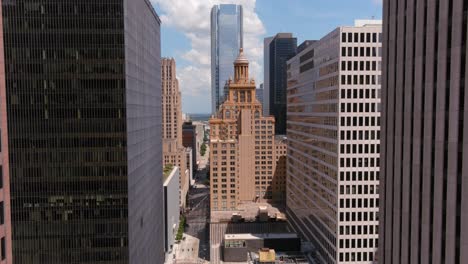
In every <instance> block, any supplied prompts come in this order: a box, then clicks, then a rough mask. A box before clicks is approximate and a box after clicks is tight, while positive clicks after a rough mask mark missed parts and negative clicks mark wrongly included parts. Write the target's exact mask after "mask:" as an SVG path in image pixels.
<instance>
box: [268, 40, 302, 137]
mask: <svg viewBox="0 0 468 264" xmlns="http://www.w3.org/2000/svg"><path fill="white" fill-rule="evenodd" d="M265 42H267V40H266V39H265ZM296 50H297V39H296V38H294V37H293V35H292V34H291V33H278V34H276V35H275V36H274V37H272V38H271V42H270V43H269V45H268V53H267V56H268V59H265V60H267V62H268V69H267V70H268V72H269V73H268V78H269V80H268V82H266V84H268V86H265V87H264V89H266V90H268V92H267V94H268V104H269V114H270V115H272V116H274V117H275V120H276V123H275V133H276V134H281V135H285V134H286V96H287V95H286V93H287V92H286V89H287V76H286V71H287V69H286V62H287V61H288V60H289V59H291V58H292V57H293V56H294V55H296Z"/></svg>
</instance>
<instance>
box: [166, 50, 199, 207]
mask: <svg viewBox="0 0 468 264" xmlns="http://www.w3.org/2000/svg"><path fill="white" fill-rule="evenodd" d="M161 70H162V72H161V76H162V134H163V157H164V158H163V165H164V166H166V165H173V166H177V167H179V169H180V177H179V180H180V182H179V187H180V194H179V197H180V206H181V207H185V204H186V197H187V193H188V190H189V186H190V180H189V179H190V178H191V176H190V175H191V174H192V171H190V170H188V168H187V166H186V163H187V161H186V157H187V156H186V154H185V148H184V146H183V144H182V95H181V93H180V90H179V81H178V80H177V78H176V63H175V60H174V59H169V58H163V59H162V67H161Z"/></svg>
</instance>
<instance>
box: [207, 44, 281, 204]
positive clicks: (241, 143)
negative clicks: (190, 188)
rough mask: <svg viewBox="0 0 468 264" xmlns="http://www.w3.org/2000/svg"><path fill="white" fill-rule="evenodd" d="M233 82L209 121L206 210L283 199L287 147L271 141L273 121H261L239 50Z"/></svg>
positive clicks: (230, 81) (273, 139)
mask: <svg viewBox="0 0 468 264" xmlns="http://www.w3.org/2000/svg"><path fill="white" fill-rule="evenodd" d="M234 72H235V74H234V80H229V82H228V86H227V87H228V96H227V98H226V101H225V102H224V103H223V104H221V106H220V108H219V112H218V113H217V115H216V116H215V117H213V118H211V119H210V176H211V181H210V191H211V195H210V198H211V210H212V211H226V210H236V209H237V206H238V205H239V204H241V203H243V202H256V201H259V202H261V201H275V202H282V201H284V199H285V182H286V179H285V176H286V175H285V169H286V143H285V142H284V139H283V137H280V138H275V134H274V125H275V119H274V118H273V117H263V114H262V105H261V104H260V103H259V102H258V101H257V100H256V98H255V91H256V90H255V81H254V80H253V79H250V78H249V61H248V60H247V58H245V57H244V54H243V51H242V49H241V51H240V54H239V56H238V57H237V59H236V60H235V62H234Z"/></svg>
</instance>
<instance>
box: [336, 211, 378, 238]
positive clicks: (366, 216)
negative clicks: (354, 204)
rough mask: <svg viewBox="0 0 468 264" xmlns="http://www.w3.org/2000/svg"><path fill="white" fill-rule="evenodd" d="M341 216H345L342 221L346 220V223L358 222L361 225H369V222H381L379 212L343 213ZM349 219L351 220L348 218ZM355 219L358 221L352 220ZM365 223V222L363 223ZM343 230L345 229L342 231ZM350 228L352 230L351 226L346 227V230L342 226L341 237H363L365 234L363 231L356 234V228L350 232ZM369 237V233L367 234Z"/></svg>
mask: <svg viewBox="0 0 468 264" xmlns="http://www.w3.org/2000/svg"><path fill="white" fill-rule="evenodd" d="M340 214H343V217H344V218H343V219H344V220H342V221H343V222H344V221H345V220H346V221H357V222H360V223H361V224H362V223H363V224H367V223H368V221H379V212H378V211H376V212H352V213H351V212H343V213H340ZM347 217H349V218H347ZM353 217H355V219H356V220H352V219H353ZM363 221H364V222H363ZM341 228H343V229H341ZM348 228H350V226H346V228H344V227H343V226H340V234H341V235H362V234H363V231H362V230H358V231H357V232H356V230H355V229H354V228H355V226H354V225H353V226H351V230H349V229H348ZM365 234H366V235H367V233H365Z"/></svg>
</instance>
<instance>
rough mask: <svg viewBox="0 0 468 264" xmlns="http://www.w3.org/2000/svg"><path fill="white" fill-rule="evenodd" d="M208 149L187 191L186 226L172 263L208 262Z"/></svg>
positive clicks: (196, 263) (195, 263)
mask: <svg viewBox="0 0 468 264" xmlns="http://www.w3.org/2000/svg"><path fill="white" fill-rule="evenodd" d="M208 156H209V149H207V151H206V154H205V156H204V157H202V158H201V161H200V164H199V169H198V171H197V172H196V174H195V179H196V181H195V184H194V186H193V187H192V188H191V189H190V190H189V193H188V203H187V206H188V208H189V210H188V212H187V213H186V214H185V217H186V223H187V226H186V228H185V233H184V237H185V239H183V240H182V241H181V242H180V243H179V244H178V245H177V246H176V248H175V249H174V252H175V258H174V259H173V260H172V261H173V262H172V263H174V264H198V263H209V257H210V245H209V228H208V219H209V215H210V208H209V207H210V198H209V195H210V189H209V186H206V185H205V184H204V182H205V179H206V178H207V167H206V164H207V163H208Z"/></svg>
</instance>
